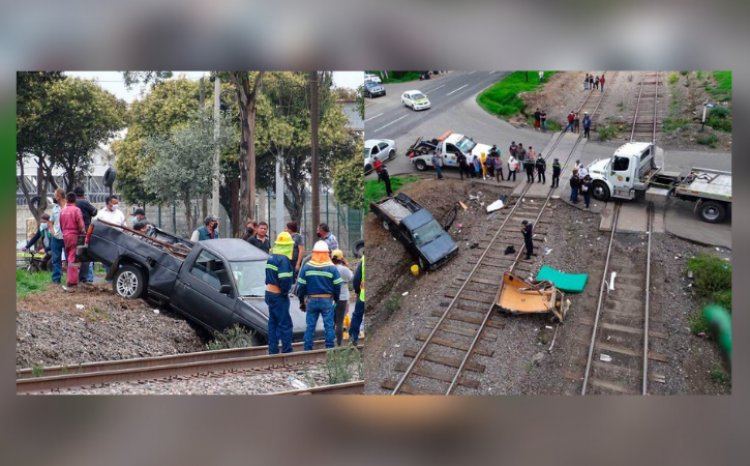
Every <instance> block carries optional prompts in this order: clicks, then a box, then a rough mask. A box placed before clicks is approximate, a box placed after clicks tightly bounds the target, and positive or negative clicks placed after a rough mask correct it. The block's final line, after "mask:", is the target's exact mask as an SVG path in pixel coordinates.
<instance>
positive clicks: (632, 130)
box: [630, 79, 643, 142]
mask: <svg viewBox="0 0 750 466" xmlns="http://www.w3.org/2000/svg"><path fill="white" fill-rule="evenodd" d="M641 94H643V79H641V85H640V86H638V98H637V99H636V101H635V113H634V115H633V125H632V126H631V128H630V142H633V139H634V138H635V127H636V125H637V123H638V108H639V107H640V104H641Z"/></svg>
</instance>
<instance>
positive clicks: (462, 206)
mask: <svg viewBox="0 0 750 466" xmlns="http://www.w3.org/2000/svg"><path fill="white" fill-rule="evenodd" d="M458 205H460V206H461V208H462V209H464V210H467V209H468V208H469V206H467V205H466V204H464V203H463V202H461V201H458Z"/></svg>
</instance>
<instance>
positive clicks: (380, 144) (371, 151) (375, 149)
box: [365, 139, 396, 174]
mask: <svg viewBox="0 0 750 466" xmlns="http://www.w3.org/2000/svg"><path fill="white" fill-rule="evenodd" d="M394 157H396V141H394V140H393V139H368V140H367V141H365V174H367V173H370V172H371V171H372V170H373V164H374V163H375V161H376V160H380V161H381V162H385V161H386V160H390V159H392V158H394Z"/></svg>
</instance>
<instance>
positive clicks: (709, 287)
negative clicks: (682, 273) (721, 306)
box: [688, 253, 732, 309]
mask: <svg viewBox="0 0 750 466" xmlns="http://www.w3.org/2000/svg"><path fill="white" fill-rule="evenodd" d="M688 270H690V271H691V272H692V273H693V280H694V282H695V289H696V290H697V291H698V293H700V294H701V295H703V296H706V297H708V296H711V295H713V294H714V293H717V292H721V291H725V290H729V291H731V289H732V264H731V262H729V261H725V260H724V259H722V258H721V257H718V256H714V255H711V254H705V253H701V254H698V255H697V256H694V257H691V258H690V259H688ZM730 303H731V301H730ZM727 309H731V307H727Z"/></svg>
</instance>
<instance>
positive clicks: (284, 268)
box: [266, 231, 294, 354]
mask: <svg viewBox="0 0 750 466" xmlns="http://www.w3.org/2000/svg"><path fill="white" fill-rule="evenodd" d="M293 249H294V240H293V239H292V236H291V235H290V234H289V233H287V232H286V231H284V232H281V233H279V236H278V237H277V238H276V242H275V243H274V245H273V249H272V250H271V256H270V257H269V258H268V260H267V261H266V305H268V354H278V352H279V340H281V352H282V353H291V352H292V317H291V316H290V315H289V290H290V289H291V288H292V284H293V283H294V269H293V268H292V263H291V259H292V251H293Z"/></svg>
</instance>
